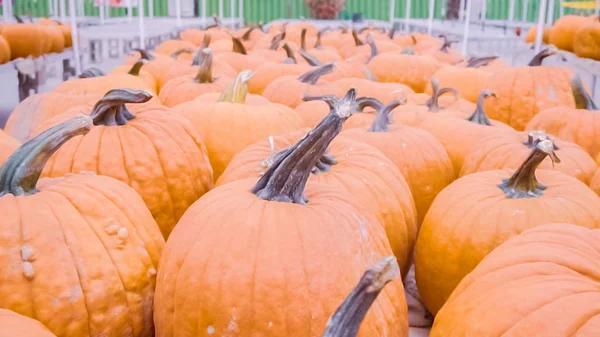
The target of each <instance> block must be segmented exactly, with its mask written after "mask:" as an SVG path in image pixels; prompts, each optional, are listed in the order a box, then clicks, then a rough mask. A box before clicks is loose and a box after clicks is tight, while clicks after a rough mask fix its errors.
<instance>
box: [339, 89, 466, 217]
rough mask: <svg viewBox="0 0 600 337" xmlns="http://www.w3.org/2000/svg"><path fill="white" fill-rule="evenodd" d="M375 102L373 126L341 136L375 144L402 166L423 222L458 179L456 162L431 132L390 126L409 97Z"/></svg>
mask: <svg viewBox="0 0 600 337" xmlns="http://www.w3.org/2000/svg"><path fill="white" fill-rule="evenodd" d="M374 101H375V104H373V105H374V106H375V107H376V111H377V112H376V116H375V119H374V120H373V124H372V125H371V126H370V128H368V129H367V128H354V129H349V130H346V131H344V132H342V134H341V136H343V137H348V138H350V139H354V140H358V141H361V142H364V143H366V144H369V145H372V146H373V147H375V148H376V149H378V150H379V151H381V153H383V154H384V155H385V156H386V157H387V158H388V159H390V160H391V161H392V162H393V163H394V165H396V167H398V169H399V170H400V172H402V175H403V176H404V177H405V178H406V181H407V182H408V185H409V186H410V191H411V193H412V196H413V199H414V200H415V206H416V210H417V218H418V221H419V223H420V222H421V221H423V218H424V217H425V214H426V213H427V210H428V209H429V206H431V203H432V202H433V199H434V198H435V197H436V195H437V194H438V193H440V191H441V190H443V189H444V188H445V187H446V186H448V185H449V184H450V183H451V182H452V181H453V180H454V170H453V168H452V162H451V161H450V157H448V153H446V150H445V149H444V147H443V146H442V144H440V142H439V141H438V140H437V139H435V137H433V136H432V135H431V134H430V133H428V132H427V131H425V130H422V129H419V128H415V127H411V126H407V125H389V123H390V122H391V120H390V118H391V116H390V113H391V112H392V110H394V108H396V107H397V106H399V105H401V104H402V103H404V102H405V101H406V100H395V101H392V102H390V103H389V104H387V105H384V104H383V103H381V102H379V101H377V100H374ZM392 144H393V145H392Z"/></svg>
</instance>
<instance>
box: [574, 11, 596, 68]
mask: <svg viewBox="0 0 600 337" xmlns="http://www.w3.org/2000/svg"><path fill="white" fill-rule="evenodd" d="M598 20H599V19H598V18H596V19H594V20H590V22H589V23H588V24H586V25H585V26H583V27H581V28H579V29H578V30H577V33H576V34H575V38H574V40H573V50H574V51H575V55H577V56H579V57H585V58H589V59H592V60H596V61H598V60H600V52H599V51H598V49H600V43H599V42H598V40H600V22H599V21H598Z"/></svg>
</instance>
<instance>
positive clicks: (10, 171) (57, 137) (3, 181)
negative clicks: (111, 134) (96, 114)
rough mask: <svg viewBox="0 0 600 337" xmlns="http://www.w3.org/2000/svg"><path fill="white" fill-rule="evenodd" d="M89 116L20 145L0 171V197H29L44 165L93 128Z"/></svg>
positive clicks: (76, 118)
mask: <svg viewBox="0 0 600 337" xmlns="http://www.w3.org/2000/svg"><path fill="white" fill-rule="evenodd" d="M92 126H93V124H92V119H91V118H90V116H88V115H79V116H76V117H73V118H71V119H69V120H67V121H65V122H62V123H60V124H58V125H55V126H53V127H51V128H50V129H48V130H46V131H44V132H42V133H40V134H39V135H37V136H36V137H34V138H32V139H31V140H29V141H27V142H26V143H25V144H23V145H21V147H19V148H18V149H17V150H15V152H14V153H13V154H12V155H11V156H10V157H9V158H8V159H7V160H6V162H5V163H4V165H2V168H0V196H2V195H5V194H12V195H14V196H24V195H31V194H35V193H36V192H38V190H37V189H36V184H37V181H38V179H39V178H40V175H41V174H42V171H43V170H44V166H45V165H46V162H47V161H48V159H50V157H51V156H52V154H53V153H54V152H56V150H58V149H59V148H60V147H61V145H62V144H64V143H65V142H66V141H68V140H69V139H71V138H73V137H75V136H78V135H82V134H86V133H87V132H88V131H90V129H91V128H92Z"/></svg>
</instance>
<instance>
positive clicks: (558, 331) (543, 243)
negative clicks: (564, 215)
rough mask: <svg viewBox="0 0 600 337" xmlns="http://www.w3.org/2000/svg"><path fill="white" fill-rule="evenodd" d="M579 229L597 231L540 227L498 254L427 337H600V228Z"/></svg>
mask: <svg viewBox="0 0 600 337" xmlns="http://www.w3.org/2000/svg"><path fill="white" fill-rule="evenodd" d="M581 226H584V227H597V226H595V225H594V224H592V223H590V224H588V225H587V226H586V225H585V224H584V225H580V226H575V225H572V224H565V223H556V224H547V225H542V226H539V227H536V228H533V229H530V230H528V231H525V232H524V233H522V234H521V235H518V236H517V237H515V238H512V239H510V240H508V241H507V242H505V243H504V244H502V245H501V246H500V247H498V248H497V249H495V250H494V251H493V252H492V253H490V254H489V255H488V256H486V258H485V259H483V261H481V263H480V264H479V265H478V266H477V268H475V270H473V272H471V273H470V274H469V275H467V277H465V278H464V279H463V280H462V282H461V283H460V284H459V286H458V287H457V288H456V290H455V291H454V292H453V293H452V296H451V297H450V299H449V300H448V302H447V303H446V305H444V307H443V308H442V310H441V311H440V312H439V314H438V315H437V316H436V318H435V324H434V325H433V329H432V330H431V335H430V336H431V337H462V336H489V337H500V336H504V337H517V336H580V337H594V336H597V335H598V332H599V331H600V314H598V300H599V299H600V293H599V291H598V283H599V282H600V275H599V274H598V260H599V259H600V230H598V229H592V230H590V229H588V228H584V227H581ZM542 322H544V323H546V324H544V323H542Z"/></svg>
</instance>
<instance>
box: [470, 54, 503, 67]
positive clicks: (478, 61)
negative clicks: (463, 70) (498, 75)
mask: <svg viewBox="0 0 600 337" xmlns="http://www.w3.org/2000/svg"><path fill="white" fill-rule="evenodd" d="M496 59H498V56H483V57H471V58H470V59H469V61H468V62H467V68H479V67H485V66H487V65H489V64H490V62H492V61H495V60H496Z"/></svg>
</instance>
